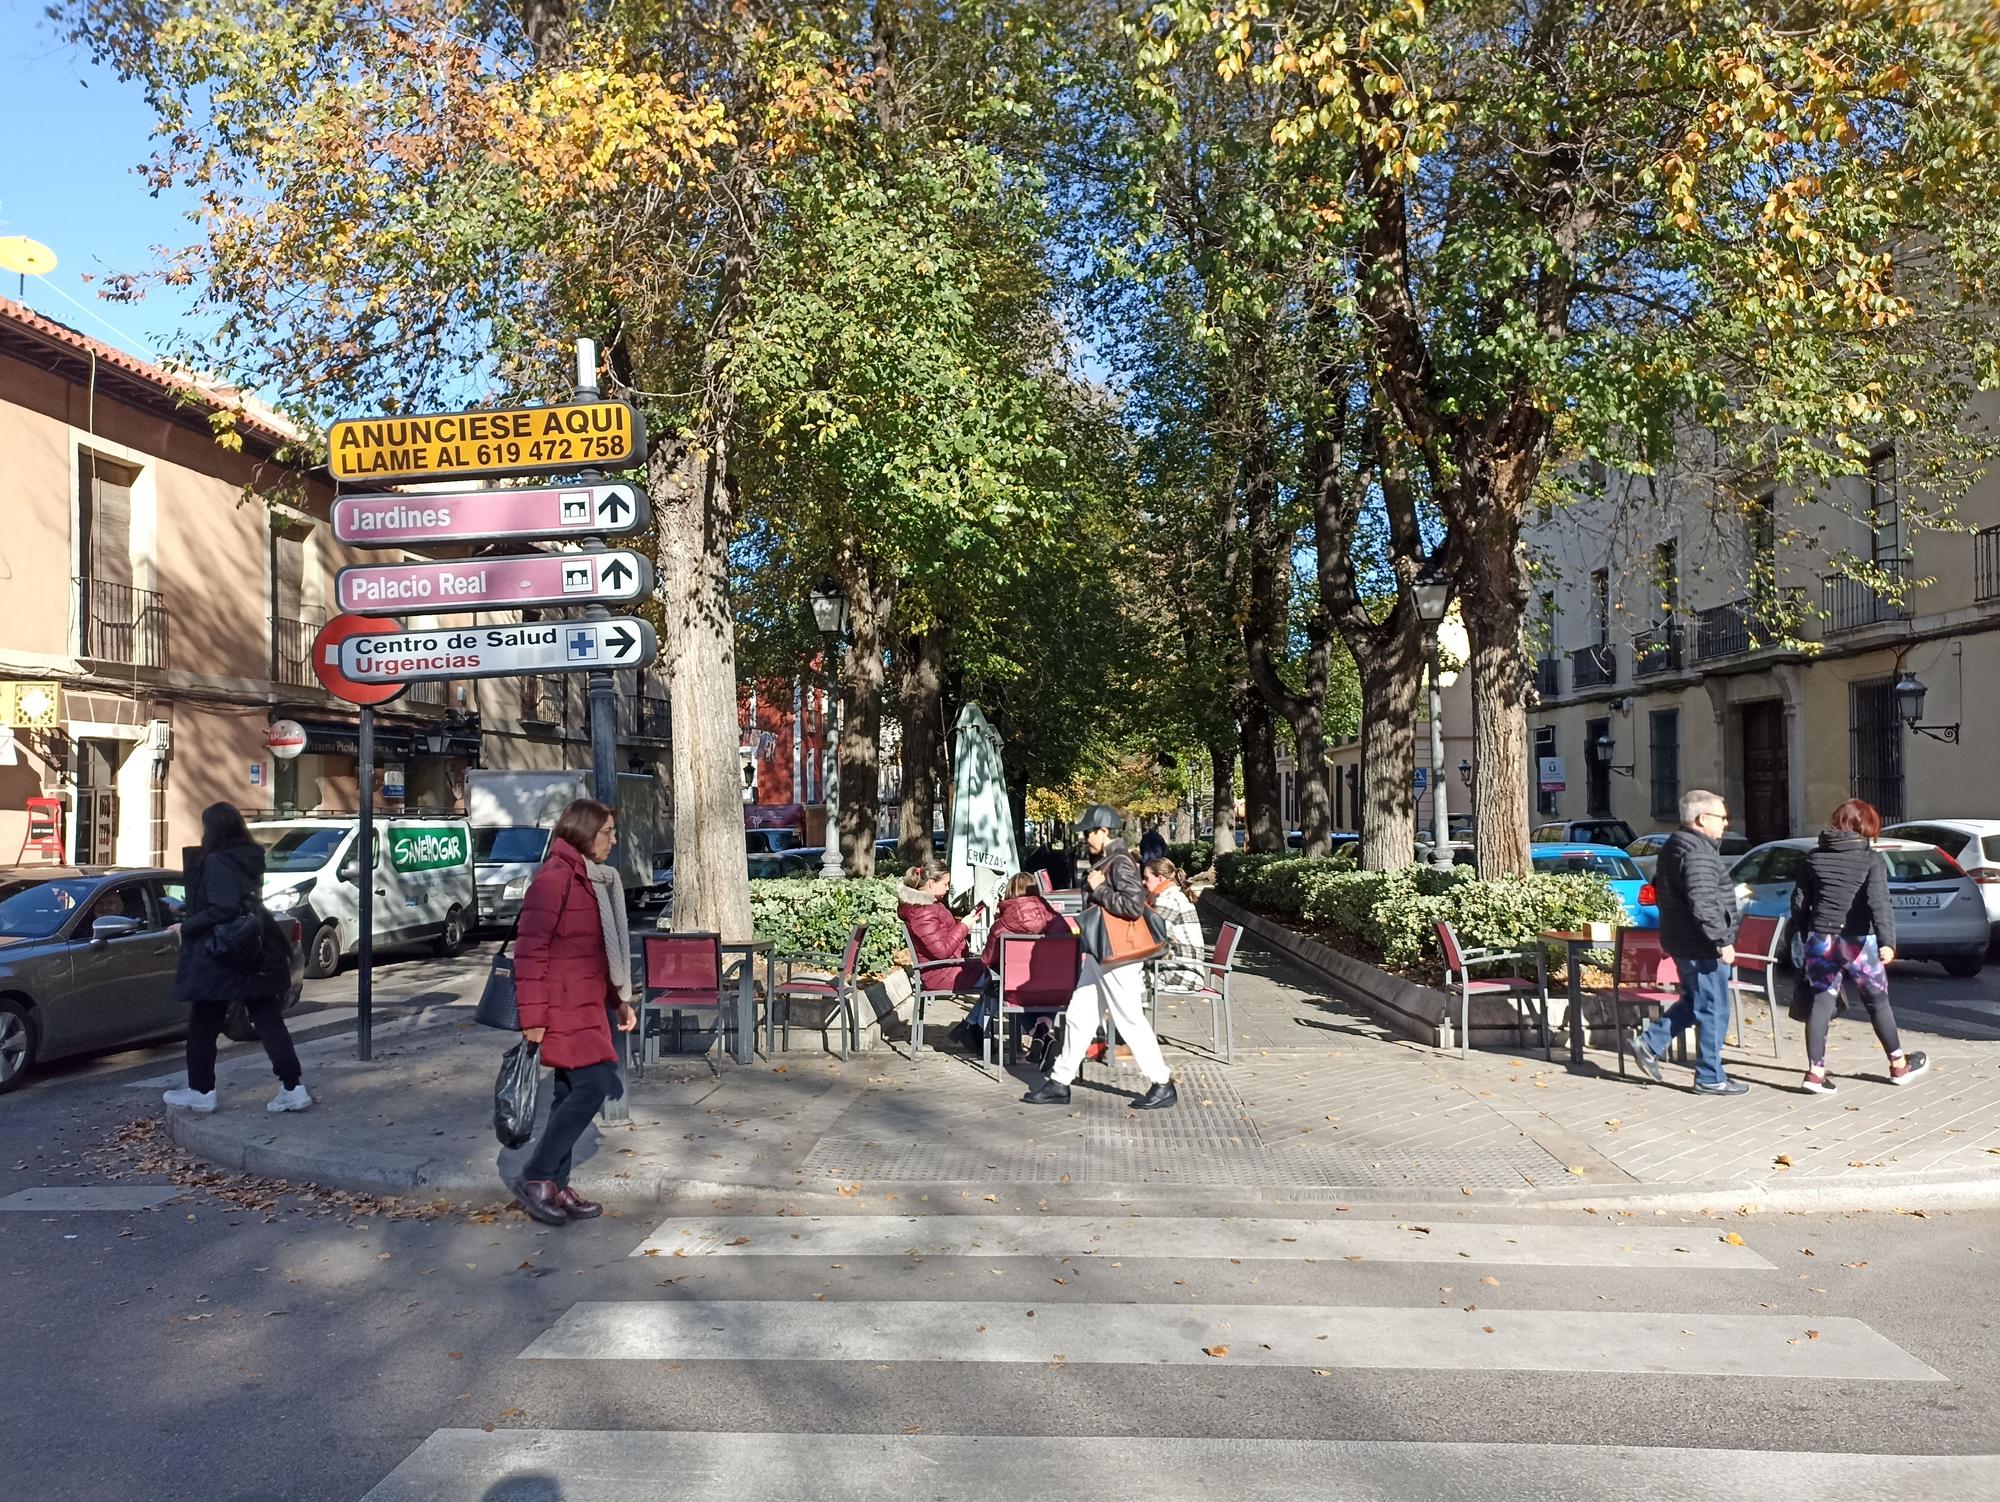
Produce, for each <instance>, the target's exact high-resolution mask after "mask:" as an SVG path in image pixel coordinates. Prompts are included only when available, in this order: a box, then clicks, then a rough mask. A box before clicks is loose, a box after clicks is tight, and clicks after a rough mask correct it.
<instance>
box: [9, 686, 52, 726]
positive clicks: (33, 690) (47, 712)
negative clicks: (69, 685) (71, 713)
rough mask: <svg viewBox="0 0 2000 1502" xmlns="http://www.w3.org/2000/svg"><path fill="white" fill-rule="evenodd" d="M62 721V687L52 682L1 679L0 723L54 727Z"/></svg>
mask: <svg viewBox="0 0 2000 1502" xmlns="http://www.w3.org/2000/svg"><path fill="white" fill-rule="evenodd" d="M61 723H62V689H61V688H60V687H59V686H58V685H56V684H53V683H35V682H32V681H30V682H25V683H0V725H11V726H12V727H13V728H14V729H16V730H54V729H55V728H56V727H57V726H58V725H60V724H61Z"/></svg>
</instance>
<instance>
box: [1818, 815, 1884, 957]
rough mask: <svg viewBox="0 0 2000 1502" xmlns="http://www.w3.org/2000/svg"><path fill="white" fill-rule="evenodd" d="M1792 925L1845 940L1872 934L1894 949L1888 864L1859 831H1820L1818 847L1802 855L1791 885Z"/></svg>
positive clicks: (1863, 937) (1877, 940)
mask: <svg viewBox="0 0 2000 1502" xmlns="http://www.w3.org/2000/svg"><path fill="white" fill-rule="evenodd" d="M1792 926H1793V927H1794V928H1799V929H1803V930H1805V931H1806V932H1809V933H1820V934H1839V935H1841V936H1842V937H1843V938H1848V939H1865V938H1867V937H1868V936H1869V935H1870V934H1873V935H1874V936H1875V942H1876V943H1878V944H1880V945H1881V946H1882V947H1883V948H1884V949H1893V948H1894V947H1895V944H1896V909H1895V906H1894V905H1893V904H1892V903H1891V902H1890V901H1889V863H1888V862H1887V861H1885V860H1883V859H1882V856H1881V853H1880V852H1879V851H1877V850H1876V849H1875V847H1874V846H1873V845H1872V844H1871V843H1869V841H1868V840H1867V839H1866V838H1864V837H1863V836H1861V835H1858V834H1854V833H1852V832H1850V831H1848V830H1845V829H1826V830H1822V831H1821V832H1820V837H1819V849H1817V850H1814V851H1812V852H1810V853H1809V854H1808V855H1807V856H1806V863H1805V865H1804V867H1802V868H1801V869H1800V871H1799V880H1798V884H1797V885H1796V886H1794V887H1793V888H1792Z"/></svg>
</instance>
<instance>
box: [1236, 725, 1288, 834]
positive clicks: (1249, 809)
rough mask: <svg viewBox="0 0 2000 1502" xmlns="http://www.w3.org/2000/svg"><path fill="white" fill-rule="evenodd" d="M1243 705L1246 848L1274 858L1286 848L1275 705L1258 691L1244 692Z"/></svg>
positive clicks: (1242, 734) (1242, 731) (1242, 732)
mask: <svg viewBox="0 0 2000 1502" xmlns="http://www.w3.org/2000/svg"><path fill="white" fill-rule="evenodd" d="M1241 705H1242V707H1241V710H1240V711H1239V713H1240V714H1241V721H1240V723H1241V726H1242V730H1241V736H1242V742H1243V823H1244V833H1245V836H1246V839H1245V847H1246V848H1247V849H1249V850H1252V851H1255V852H1258V853H1259V854H1265V855H1274V854H1277V853H1279V852H1281V851H1283V850H1284V848H1285V827H1284V822H1283V821H1282V820H1281V819H1280V818H1279V813H1280V809H1279V807H1278V738H1277V734H1276V726H1274V725H1273V724H1272V721H1271V706H1270V705H1268V704H1266V703H1265V702H1264V696H1263V695H1262V694H1260V693H1258V692H1257V690H1256V689H1254V688H1246V689H1245V690H1244V692H1243V695H1242V699H1241Z"/></svg>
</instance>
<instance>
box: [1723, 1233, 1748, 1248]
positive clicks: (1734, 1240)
mask: <svg viewBox="0 0 2000 1502" xmlns="http://www.w3.org/2000/svg"><path fill="white" fill-rule="evenodd" d="M1722 1239H1723V1240H1724V1241H1726V1242H1728V1243H1729V1244H1730V1245H1731V1246H1742V1245H1743V1244H1744V1243H1743V1238H1742V1237H1741V1236H1738V1235H1737V1234H1736V1233H1735V1232H1734V1231H1730V1232H1727V1233H1726V1234H1725V1235H1724V1236H1723V1238H1722Z"/></svg>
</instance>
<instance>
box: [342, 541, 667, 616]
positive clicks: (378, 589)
mask: <svg viewBox="0 0 2000 1502" xmlns="http://www.w3.org/2000/svg"><path fill="white" fill-rule="evenodd" d="M652 592H653V564H652V560H651V559H648V558H644V557H641V556H640V555H639V554H637V553H633V552H629V551H624V550H618V551H607V552H601V553H534V554H529V555H527V556H525V557H520V558H464V559H455V560H453V561H451V562H449V563H380V564H362V565H357V566H356V567H353V568H344V569H342V570H341V571H340V574H339V577H338V579H337V580H336V582H335V593H336V594H337V595H338V597H339V600H340V608H341V609H342V610H379V611H384V612H387V613H389V614H395V615H401V614H410V615H434V614H440V613H442V612H445V611H452V610H510V609H515V608H518V607H520V606H525V605H578V604H587V603H589V602H590V601H592V600H643V599H645V598H646V597H647V596H648V595H650V594H652Z"/></svg>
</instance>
